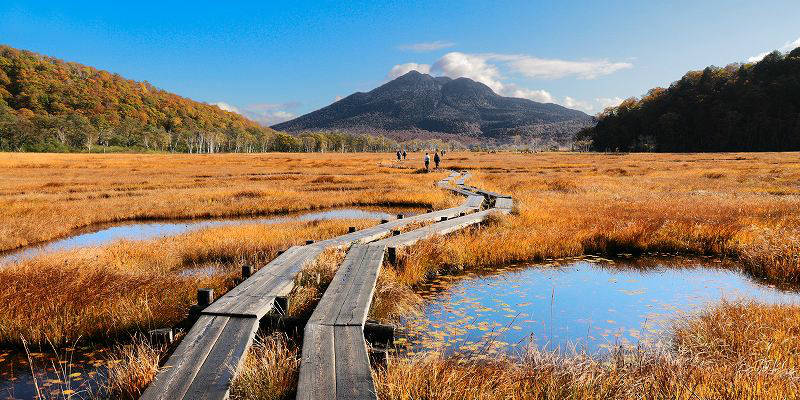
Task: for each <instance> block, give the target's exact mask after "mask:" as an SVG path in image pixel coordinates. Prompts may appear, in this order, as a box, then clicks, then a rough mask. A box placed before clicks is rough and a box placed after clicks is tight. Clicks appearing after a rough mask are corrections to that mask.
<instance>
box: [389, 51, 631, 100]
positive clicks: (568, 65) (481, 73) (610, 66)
mask: <svg viewBox="0 0 800 400" xmlns="http://www.w3.org/2000/svg"><path fill="white" fill-rule="evenodd" d="M629 68H633V64H631V63H628V62H611V61H608V60H594V61H568V60H557V59H544V58H538V57H533V56H529V55H524V54H523V55H520V54H496V53H484V54H468V53H461V52H455V51H454V52H449V53H447V54H445V55H443V56H442V57H441V58H439V59H438V60H436V62H434V63H433V64H432V65H428V64H417V63H406V64H398V65H395V66H394V67H392V69H391V71H389V74H388V75H387V76H388V77H389V78H390V79H393V78H396V77H398V76H401V75H403V74H405V73H407V72H408V71H411V70H417V71H420V72H424V73H432V74H433V75H437V76H447V77H450V78H460V77H465V78H470V79H472V80H475V81H478V82H481V83H483V84H485V85H486V86H488V87H489V88H491V89H492V90H494V91H495V92H496V93H498V94H500V95H503V96H510V97H519V98H525V99H529V100H533V101H537V102H541V103H557V104H561V105H563V106H565V107H568V108H573V109H578V110H581V111H584V112H586V113H590V114H591V113H593V112H596V111H598V110H602V109H605V108H606V107H610V106H616V105H618V104H619V103H621V102H622V100H623V99H622V98H620V97H598V98H595V99H594V100H580V99H576V98H573V97H570V96H566V97H564V98H563V99H561V100H559V99H557V98H556V97H555V96H553V95H552V94H551V93H550V92H548V91H547V90H544V89H530V88H526V87H521V86H518V85H517V84H515V83H511V82H508V77H509V76H518V77H523V78H535V79H559V78H565V77H574V78H576V79H595V78H598V77H600V76H604V75H609V74H612V73H614V72H617V71H620V70H624V69H629Z"/></svg>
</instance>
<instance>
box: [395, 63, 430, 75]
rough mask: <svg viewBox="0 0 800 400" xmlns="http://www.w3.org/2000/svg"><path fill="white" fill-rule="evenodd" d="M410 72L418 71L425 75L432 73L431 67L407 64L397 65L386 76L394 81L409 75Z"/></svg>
mask: <svg viewBox="0 0 800 400" xmlns="http://www.w3.org/2000/svg"><path fill="white" fill-rule="evenodd" d="M410 71H417V72H421V73H423V74H428V73H430V72H431V66H430V65H428V64H417V63H406V64H397V65H395V66H394V67H392V69H391V70H390V71H389V73H388V74H386V77H387V78H389V79H394V78H397V77H400V76H403V75H405V74H407V73H408V72H410Z"/></svg>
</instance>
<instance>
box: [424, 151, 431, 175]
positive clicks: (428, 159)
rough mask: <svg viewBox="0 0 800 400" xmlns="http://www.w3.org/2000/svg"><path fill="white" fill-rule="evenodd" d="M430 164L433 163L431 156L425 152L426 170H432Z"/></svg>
mask: <svg viewBox="0 0 800 400" xmlns="http://www.w3.org/2000/svg"><path fill="white" fill-rule="evenodd" d="M430 165H431V156H429V155H428V153H425V172H428V171H430Z"/></svg>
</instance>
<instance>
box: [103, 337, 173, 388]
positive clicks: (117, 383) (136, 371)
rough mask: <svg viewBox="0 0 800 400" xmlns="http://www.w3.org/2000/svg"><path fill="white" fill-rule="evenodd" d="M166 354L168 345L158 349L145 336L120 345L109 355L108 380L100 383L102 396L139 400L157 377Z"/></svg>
mask: <svg viewBox="0 0 800 400" xmlns="http://www.w3.org/2000/svg"><path fill="white" fill-rule="evenodd" d="M165 351H166V346H154V345H152V344H150V343H149V342H147V341H146V340H144V339H143V338H142V337H138V338H136V339H134V340H133V342H132V343H129V344H126V345H122V346H118V347H117V348H116V349H115V350H114V351H113V353H112V354H110V356H109V359H110V360H109V361H110V362H109V363H108V365H109V367H108V371H107V372H106V374H105V375H106V379H105V380H104V381H101V382H100V387H99V388H98V389H97V392H98V394H100V393H102V394H103V395H104V397H108V398H112V399H138V398H139V397H140V396H141V395H142V393H143V392H144V389H145V388H147V385H149V384H150V382H152V381H153V379H154V378H155V377H156V374H157V373H158V365H159V362H160V361H161V358H162V356H163V354H164V352H165Z"/></svg>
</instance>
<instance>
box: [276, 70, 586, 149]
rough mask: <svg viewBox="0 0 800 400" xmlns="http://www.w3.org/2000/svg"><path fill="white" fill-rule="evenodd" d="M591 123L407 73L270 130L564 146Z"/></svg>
mask: <svg viewBox="0 0 800 400" xmlns="http://www.w3.org/2000/svg"><path fill="white" fill-rule="evenodd" d="M591 124H592V118H591V117H590V116H588V115H586V114H585V113H583V112H581V111H576V110H571V109H568V108H565V107H562V106H559V105H557V104H552V103H548V104H544V103H537V102H535V101H531V100H526V99H519V98H512V97H502V96H499V95H498V94H496V93H495V92H494V91H492V89H490V88H489V87H488V86H486V85H484V84H482V83H480V82H475V81H473V80H471V79H468V78H458V79H450V78H447V77H433V76H430V75H427V74H422V73H419V72H417V71H411V72H408V73H407V74H405V75H403V76H400V77H398V78H396V79H394V80H392V81H390V82H388V83H386V84H384V85H382V86H380V87H378V88H376V89H373V90H372V91H370V92H367V93H363V92H357V93H353V94H351V95H350V96H347V97H345V98H343V99H341V100H339V101H337V102H335V103H333V104H331V105H329V106H327V107H325V108H321V109H319V110H317V111H314V112H311V113H308V114H305V115H303V116H300V117H298V118H295V119H293V120H290V121H286V122H283V123H280V124H277V125H274V126H273V128H274V129H277V130H285V131H307V130H324V129H339V130H345V131H347V130H378V131H385V132H408V131H414V130H421V131H427V132H437V133H443V134H455V135H460V136H467V137H473V138H480V139H487V138H488V139H493V140H496V141H499V142H508V141H511V140H512V137H513V136H515V135H523V136H536V137H539V138H546V139H552V140H554V141H556V142H566V141H569V140H571V139H572V136H573V134H574V133H575V132H577V131H578V130H579V129H580V128H583V127H585V126H589V125H591Z"/></svg>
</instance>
